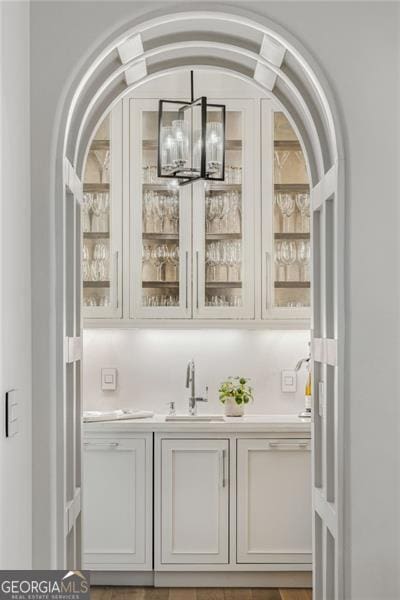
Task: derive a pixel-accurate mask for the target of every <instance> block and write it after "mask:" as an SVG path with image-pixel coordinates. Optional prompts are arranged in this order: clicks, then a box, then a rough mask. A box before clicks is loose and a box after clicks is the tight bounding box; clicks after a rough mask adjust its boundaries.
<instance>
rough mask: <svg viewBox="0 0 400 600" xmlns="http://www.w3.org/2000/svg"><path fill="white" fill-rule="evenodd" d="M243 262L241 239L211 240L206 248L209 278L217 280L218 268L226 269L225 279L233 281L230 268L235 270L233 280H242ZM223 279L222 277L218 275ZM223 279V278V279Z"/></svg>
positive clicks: (219, 278)
mask: <svg viewBox="0 0 400 600" xmlns="http://www.w3.org/2000/svg"><path fill="white" fill-rule="evenodd" d="M241 264H242V248H241V242H240V241H232V242H231V241H219V242H211V243H210V244H208V245H207V249H206V265H207V267H208V269H207V280H209V281H216V277H217V269H218V267H222V268H224V269H225V270H226V275H225V281H232V278H231V277H230V270H232V271H233V277H234V279H233V281H240V267H241ZM218 280H220V281H221V277H220V276H219V277H218ZM222 281H223V280H222Z"/></svg>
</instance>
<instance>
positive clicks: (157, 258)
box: [152, 244, 168, 281]
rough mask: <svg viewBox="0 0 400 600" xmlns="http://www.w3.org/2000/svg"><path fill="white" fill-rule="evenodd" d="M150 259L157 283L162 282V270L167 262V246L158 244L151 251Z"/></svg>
mask: <svg viewBox="0 0 400 600" xmlns="http://www.w3.org/2000/svg"><path fill="white" fill-rule="evenodd" d="M152 258H153V260H154V263H155V265H156V268H157V281H163V278H162V268H163V266H164V265H165V263H166V262H167V260H168V246H167V245H166V244H160V245H159V246H156V247H155V248H153V250H152Z"/></svg>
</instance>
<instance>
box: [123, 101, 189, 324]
mask: <svg viewBox="0 0 400 600" xmlns="http://www.w3.org/2000/svg"><path fill="white" fill-rule="evenodd" d="M129 112H130V156H131V160H130V163H129V172H130V194H129V195H130V207H131V231H132V232H133V234H132V239H131V289H132V292H133V293H132V295H131V317H150V318H186V317H188V316H190V315H191V286H190V276H191V263H190V258H191V257H190V251H191V248H190V240H191V238H190V235H191V223H190V219H191V186H190V185H188V186H184V187H179V186H177V185H176V182H175V181H172V180H168V179H158V177H157V143H158V139H157V137H158V134H157V128H158V101H157V100H129ZM170 116H171V121H173V120H174V118H175V117H176V118H177V116H176V115H174V114H173V113H171V115H170Z"/></svg>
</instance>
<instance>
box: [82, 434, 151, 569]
mask: <svg viewBox="0 0 400 600" xmlns="http://www.w3.org/2000/svg"><path fill="white" fill-rule="evenodd" d="M150 442H151V438H135V439H131V438H129V439H121V438H117V439H116V438H101V439H100V438H94V437H93V438H86V439H85V442H84V486H83V488H84V495H83V523H84V538H83V543H84V562H85V568H88V569H92V570H107V571H109V570H135V569H136V570H146V569H151V568H152V557H151V540H152V466H151V460H152V458H151V457H152V444H151V443H150Z"/></svg>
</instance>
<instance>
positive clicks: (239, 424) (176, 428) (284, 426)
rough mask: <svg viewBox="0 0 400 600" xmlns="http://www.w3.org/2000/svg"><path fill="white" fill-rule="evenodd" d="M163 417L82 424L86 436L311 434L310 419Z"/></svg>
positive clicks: (264, 416)
mask: <svg viewBox="0 0 400 600" xmlns="http://www.w3.org/2000/svg"><path fill="white" fill-rule="evenodd" d="M165 417H166V415H154V416H153V417H151V418H147V419H125V420H120V421H101V422H95V423H84V430H85V432H87V433H89V432H103V433H107V432H114V431H119V432H125V433H127V432H130V431H132V432H135V433H136V432H140V431H146V432H153V431H154V432H168V433H172V432H174V433H185V432H210V433H212V432H221V431H225V432H227V433H236V432H238V433H239V432H243V431H248V432H253V433H258V432H260V433H261V432H290V433H296V432H299V433H310V431H311V423H310V419H301V418H299V417H298V416H297V415H245V416H244V417H224V420H223V421H211V422H210V421H206V422H204V421H203V422H201V421H193V422H190V421H179V422H176V421H166V420H165Z"/></svg>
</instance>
